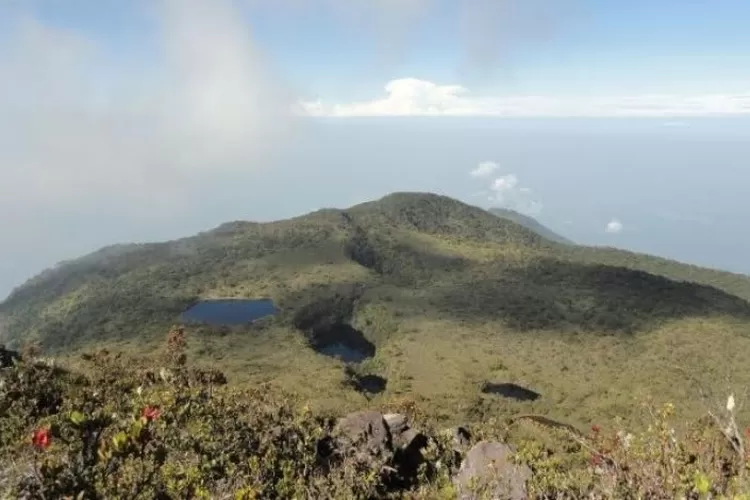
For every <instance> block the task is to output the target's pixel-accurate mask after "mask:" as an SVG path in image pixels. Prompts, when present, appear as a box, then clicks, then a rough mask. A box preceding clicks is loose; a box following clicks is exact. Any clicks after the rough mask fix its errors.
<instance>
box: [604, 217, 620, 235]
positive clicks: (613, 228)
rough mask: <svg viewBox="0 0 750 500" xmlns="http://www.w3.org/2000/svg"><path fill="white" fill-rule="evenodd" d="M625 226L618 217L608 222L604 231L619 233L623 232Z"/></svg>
mask: <svg viewBox="0 0 750 500" xmlns="http://www.w3.org/2000/svg"><path fill="white" fill-rule="evenodd" d="M622 229H623V226H622V222H620V221H619V220H617V219H612V220H611V221H609V222H608V223H607V226H606V227H605V228H604V232H606V233H610V234H617V233H620V232H622Z"/></svg>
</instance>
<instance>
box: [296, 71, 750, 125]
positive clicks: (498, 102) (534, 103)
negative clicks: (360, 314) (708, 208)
mask: <svg viewBox="0 0 750 500" xmlns="http://www.w3.org/2000/svg"><path fill="white" fill-rule="evenodd" d="M384 90H385V96H383V97H380V98H375V99H372V100H367V101H360V102H351V103H334V104H330V103H325V102H322V101H320V100H318V101H308V102H303V103H302V106H303V108H304V109H305V110H306V111H307V112H308V113H310V114H311V115H313V116H327V117H342V118H345V117H377V116H498V117H690V116H710V115H750V89H749V90H748V92H746V93H742V94H707V95H643V96H619V97H618V96H614V97H570V98H562V97H551V96H479V95H474V94H472V93H471V92H470V91H469V89H467V88H466V87H463V86H461V85H456V84H449V85H446V84H437V83H434V82H430V81H427V80H420V79H417V78H401V79H397V80H391V81H390V82H388V83H387V84H386V85H385V88H384Z"/></svg>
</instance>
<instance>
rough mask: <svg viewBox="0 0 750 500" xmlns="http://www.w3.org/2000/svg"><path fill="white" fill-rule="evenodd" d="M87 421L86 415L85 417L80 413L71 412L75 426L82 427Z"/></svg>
mask: <svg viewBox="0 0 750 500" xmlns="http://www.w3.org/2000/svg"><path fill="white" fill-rule="evenodd" d="M85 420H86V415H84V414H83V413H81V412H80V411H72V412H70V421H71V422H73V424H74V425H81V424H82V423H83V422H84V421H85Z"/></svg>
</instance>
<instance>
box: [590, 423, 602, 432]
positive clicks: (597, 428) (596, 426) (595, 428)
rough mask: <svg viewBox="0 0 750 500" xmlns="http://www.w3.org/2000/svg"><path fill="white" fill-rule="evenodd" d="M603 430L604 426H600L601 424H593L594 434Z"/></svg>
mask: <svg viewBox="0 0 750 500" xmlns="http://www.w3.org/2000/svg"><path fill="white" fill-rule="evenodd" d="M601 430H602V428H601V427H599V426H598V425H596V424H594V425H592V426H591V431H592V432H593V433H594V434H599V432H600V431H601Z"/></svg>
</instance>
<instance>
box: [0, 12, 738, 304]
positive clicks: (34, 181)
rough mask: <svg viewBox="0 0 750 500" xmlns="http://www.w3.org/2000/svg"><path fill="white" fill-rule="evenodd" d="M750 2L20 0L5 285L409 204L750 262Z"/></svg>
mask: <svg viewBox="0 0 750 500" xmlns="http://www.w3.org/2000/svg"><path fill="white" fill-rule="evenodd" d="M746 19H750V3H749V2H747V1H746V0H712V1H708V0H706V1H701V0H694V1H690V2H685V1H676V0H660V1H659V2H654V1H652V0H648V1H647V0H631V1H628V2H613V1H608V0H558V1H554V0H525V1H520V0H516V1H514V0H463V1H462V2H457V1H448V0H273V1H271V0H149V1H146V0H0V234H2V235H3V236H2V241H0V243H2V244H1V245H0V297H2V296H4V295H6V294H7V293H8V292H9V291H10V290H11V289H12V288H13V287H15V286H18V285H20V284H21V283H23V281H25V280H26V279H28V278H30V277H31V276H33V275H35V274H36V273H38V272H40V271H41V270H43V269H45V268H47V267H50V266H54V265H55V264H56V263H57V262H59V261H62V260H66V259H70V258H74V257H77V256H80V255H82V254H85V253H88V252H91V251H94V250H96V249H97V248H100V247H102V246H105V245H109V244H114V243H123V242H132V241H162V240H167V239H172V238H176V237H182V236H187V235H191V234H194V233H196V232H198V231H201V230H205V229H208V228H211V227H214V226H217V225H219V224H221V223H223V222H226V221H230V220H258V221H265V220H274V219H278V218H284V217H289V216H294V215H299V214H301V213H304V212H307V211H310V210H314V209H317V208H322V207H346V206H348V205H351V204H354V203H358V202H361V201H366V200H370V199H375V198H378V197H380V196H383V195H385V194H387V193H389V192H392V191H431V192H438V193H441V194H446V195H449V196H453V197H456V198H459V199H462V200H464V201H467V202H469V203H473V204H476V205H479V206H484V207H489V206H505V207H508V208H513V209H516V210H519V211H521V212H524V213H527V214H529V215H532V216H534V217H536V218H537V219H538V220H540V221H541V222H542V223H544V224H546V225H548V226H550V227H551V228H552V229H554V230H556V231H558V232H560V233H561V234H563V235H564V236H566V237H568V238H570V239H573V240H575V241H578V242H580V243H584V244H591V245H611V246H617V247H621V248H626V249H631V250H635V251H642V252H648V253H654V254H657V255H662V256H666V257H670V258H675V259H679V260H683V261H686V262H692V263H697V264H700V265H705V266H710V267H716V268H721V269H727V270H731V271H734V272H743V273H750V259H748V258H747V257H746V256H747V255H750V234H748V232H747V231H743V229H742V228H743V227H746V224H745V220H744V219H745V218H746V216H747V215H748V214H750V198H749V197H746V196H745V191H746V190H747V186H750V169H749V168H748V166H749V165H748V163H749V159H750V141H748V139H749V138H750V31H748V30H747V29H746V26H745V24H746V23H745V22H744V20H746Z"/></svg>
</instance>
